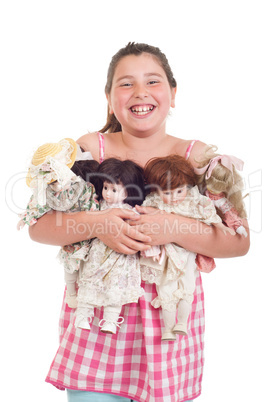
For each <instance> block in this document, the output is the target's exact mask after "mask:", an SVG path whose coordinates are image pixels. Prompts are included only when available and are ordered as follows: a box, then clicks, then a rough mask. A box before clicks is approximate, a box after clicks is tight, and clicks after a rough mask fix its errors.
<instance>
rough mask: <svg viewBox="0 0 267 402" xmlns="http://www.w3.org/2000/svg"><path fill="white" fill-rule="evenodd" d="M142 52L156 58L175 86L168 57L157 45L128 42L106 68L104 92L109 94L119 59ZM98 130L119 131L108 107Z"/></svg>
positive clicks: (173, 86) (103, 131)
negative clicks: (103, 121) (104, 122)
mask: <svg viewBox="0 0 267 402" xmlns="http://www.w3.org/2000/svg"><path fill="white" fill-rule="evenodd" d="M142 53H149V54H151V55H152V56H154V57H155V58H156V59H157V61H158V63H159V64H160V66H161V67H162V68H163V70H164V71H165V74H166V76H167V79H168V81H169V84H170V87H171V88H176V85H177V84H176V80H175V78H174V76H173V73H172V70H171V67H170V65H169V62H168V59H167V57H166V56H165V54H164V53H162V52H161V50H160V49H159V48H158V47H154V46H150V45H147V44H145V43H135V42H129V43H128V45H127V46H125V47H124V48H122V49H120V50H119V51H118V52H117V53H116V54H115V55H114V56H113V57H112V59H111V62H110V65H109V69H108V74H107V83H106V86H105V93H106V94H107V95H109V94H110V91H111V87H112V81H113V77H114V73H115V70H116V67H117V65H118V63H119V62H120V60H121V59H122V58H123V57H126V56H130V55H135V56H140V55H141V54H142ZM99 131H100V132H101V133H106V132H109V133H116V132H118V131H121V125H120V122H119V121H118V120H117V118H116V116H115V115H114V114H110V113H109V107H108V113H107V122H106V125H105V126H104V127H103V128H102V130H99Z"/></svg>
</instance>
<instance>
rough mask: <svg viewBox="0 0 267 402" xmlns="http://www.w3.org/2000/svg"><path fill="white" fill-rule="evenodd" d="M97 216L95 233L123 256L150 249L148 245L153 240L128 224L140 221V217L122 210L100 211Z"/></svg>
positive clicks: (129, 211)
mask: <svg viewBox="0 0 267 402" xmlns="http://www.w3.org/2000/svg"><path fill="white" fill-rule="evenodd" d="M97 215H98V216H97V224H96V226H95V228H94V231H93V233H94V235H95V237H98V238H99V239H100V240H101V241H103V243H105V244H106V245H107V246H108V247H110V248H112V249H113V250H115V251H117V252H118V253H122V254H135V253H136V252H138V251H145V250H147V249H149V248H150V245H148V244H147V243H150V242H151V238H150V237H149V236H148V235H146V234H145V233H143V232H140V231H139V229H138V227H135V226H130V225H129V223H128V221H129V220H130V221H131V222H137V221H139V220H140V215H137V214H136V213H135V212H133V211H131V210H127V209H122V208H113V209H108V210H105V211H100V213H98V214H97Z"/></svg>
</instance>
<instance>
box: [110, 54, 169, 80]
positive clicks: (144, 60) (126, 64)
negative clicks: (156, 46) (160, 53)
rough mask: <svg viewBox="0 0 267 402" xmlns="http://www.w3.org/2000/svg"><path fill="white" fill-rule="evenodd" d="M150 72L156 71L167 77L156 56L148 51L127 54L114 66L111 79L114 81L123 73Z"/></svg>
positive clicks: (133, 74)
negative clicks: (138, 53)
mask: <svg viewBox="0 0 267 402" xmlns="http://www.w3.org/2000/svg"><path fill="white" fill-rule="evenodd" d="M151 73H157V74H160V75H162V76H163V77H166V78H167V76H166V74H165V71H164V69H163V68H162V67H161V65H160V62H159V61H158V59H157V57H156V56H153V55H152V54H149V53H141V54H140V55H137V56H136V55H129V56H125V57H123V58H122V59H121V60H120V61H119V62H118V64H117V66H116V69H115V72H114V78H113V79H114V81H115V80H117V79H120V77H122V76H124V75H132V76H135V75H138V74H151Z"/></svg>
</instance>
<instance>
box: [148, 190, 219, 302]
mask: <svg viewBox="0 0 267 402" xmlns="http://www.w3.org/2000/svg"><path fill="white" fill-rule="evenodd" d="M143 206H146V207H154V208H157V209H160V210H162V211H165V212H168V213H173V214H178V215H182V216H185V217H188V218H195V219H197V220H199V221H201V222H204V223H206V224H207V225H211V224H213V223H219V222H221V218H220V217H219V216H218V215H217V213H216V209H215V207H214V205H213V202H212V201H211V200H210V199H209V198H208V197H205V196H203V195H201V194H200V192H199V190H198V187H197V186H194V187H193V188H191V189H190V190H188V192H187V195H186V198H185V199H184V200H183V201H182V202H181V203H179V204H176V205H168V204H164V202H163V201H162V199H161V198H160V196H159V195H158V194H157V193H152V194H149V195H148V196H147V197H146V199H145V201H144V203H143ZM194 224H195V223H194ZM158 251H159V252H160V253H161V254H162V253H163V254H165V258H161V259H162V260H163V261H162V262H161V263H159V262H157V261H154V260H153V259H152V258H147V256H146V257H144V256H143V257H141V258H140V269H141V276H142V280H143V281H146V282H148V283H155V284H156V285H158V286H160V285H161V283H162V279H163V275H164V281H170V282H172V281H178V280H179V281H180V282H181V283H182V282H183V277H184V276H185V270H186V269H188V266H191V265H192V263H191V262H189V259H191V257H190V256H191V254H192V253H191V252H190V251H188V250H185V249H184V248H182V247H179V246H178V245H176V244H174V243H169V244H166V245H164V246H161V247H159V250H158ZM191 260H192V259H191ZM165 267H166V270H165ZM193 268H194V269H195V265H194V267H193ZM164 270H165V272H164ZM190 287H191V288H192V289H194V285H193V284H191V286H190ZM181 298H183V299H188V302H189V303H192V299H193V292H191V291H190V294H188V292H187V290H186V289H184V290H183V291H181V290H180V289H177V291H176V292H175V293H173V294H172V295H169V298H168V300H162V298H160V297H156V298H155V299H154V300H153V301H152V305H153V307H155V308H159V307H163V308H168V309H172V305H173V309H174V308H175V307H174V306H175V305H176V304H177V301H179V300H180V299H181Z"/></svg>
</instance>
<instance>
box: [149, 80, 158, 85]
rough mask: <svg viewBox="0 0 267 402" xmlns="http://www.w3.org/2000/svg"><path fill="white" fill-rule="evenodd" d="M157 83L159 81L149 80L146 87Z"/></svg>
mask: <svg viewBox="0 0 267 402" xmlns="http://www.w3.org/2000/svg"><path fill="white" fill-rule="evenodd" d="M158 82H159V81H157V80H150V81H149V82H148V85H154V84H158Z"/></svg>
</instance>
